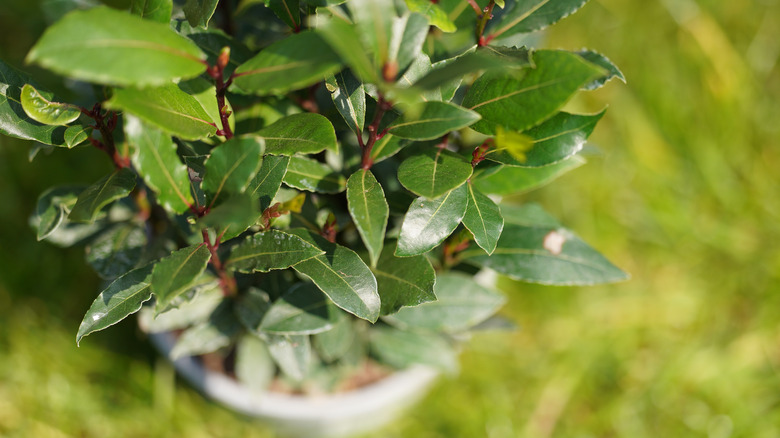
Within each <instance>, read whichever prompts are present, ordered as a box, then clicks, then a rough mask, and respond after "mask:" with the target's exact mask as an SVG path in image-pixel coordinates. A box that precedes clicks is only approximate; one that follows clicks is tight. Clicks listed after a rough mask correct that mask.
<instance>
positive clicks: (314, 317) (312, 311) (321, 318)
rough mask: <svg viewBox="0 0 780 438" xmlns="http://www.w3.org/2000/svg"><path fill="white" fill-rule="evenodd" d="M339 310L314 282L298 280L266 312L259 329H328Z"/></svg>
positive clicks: (301, 332) (296, 331)
mask: <svg viewBox="0 0 780 438" xmlns="http://www.w3.org/2000/svg"><path fill="white" fill-rule="evenodd" d="M339 312H341V310H339V309H338V308H337V307H336V306H335V305H333V302H332V301H331V300H330V299H328V297H327V296H326V295H325V294H323V293H322V292H321V291H320V290H319V289H317V286H315V285H314V284H312V283H298V284H296V285H295V286H293V287H292V288H291V289H290V290H289V291H288V292H287V293H286V294H284V295H282V296H281V297H279V299H278V300H276V301H275V302H274V303H273V304H272V305H271V307H270V308H269V309H268V311H267V312H266V313H265V317H264V318H263V321H262V323H260V330H261V331H263V332H266V333H274V334H278V335H281V334H287V335H311V334H315V333H321V332H324V331H327V330H330V329H331V328H332V327H333V325H334V324H335V323H336V322H337V321H338V317H339V316H338V315H339Z"/></svg>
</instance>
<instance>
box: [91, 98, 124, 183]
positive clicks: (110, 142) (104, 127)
mask: <svg viewBox="0 0 780 438" xmlns="http://www.w3.org/2000/svg"><path fill="white" fill-rule="evenodd" d="M80 109H81V113H82V114H84V115H86V116H87V117H89V118H91V119H92V120H94V121H95V128H96V129H97V130H98V132H100V136H101V137H102V138H103V141H99V140H97V139H95V138H92V137H90V138H89V142H90V143H91V144H92V146H94V147H95V148H97V149H100V150H102V151H104V152H105V153H106V154H108V156H109V157H110V158H111V161H112V162H113V163H114V167H116V168H117V169H123V168H125V167H130V158H128V157H124V156H122V155H120V154H119V151H117V149H116V145H115V144H114V134H113V133H114V128H116V124H117V120H118V117H117V115H116V113H114V112H110V111H109V112H108V113H106V114H103V109H102V108H101V107H100V103H96V104H95V106H93V107H92V109H91V110H88V109H86V108H80Z"/></svg>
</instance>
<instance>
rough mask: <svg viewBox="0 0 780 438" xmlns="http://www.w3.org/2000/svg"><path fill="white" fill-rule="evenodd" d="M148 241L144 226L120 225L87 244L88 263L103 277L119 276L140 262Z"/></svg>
mask: <svg viewBox="0 0 780 438" xmlns="http://www.w3.org/2000/svg"><path fill="white" fill-rule="evenodd" d="M146 243H147V239H146V230H145V229H144V228H143V227H141V226H139V225H138V224H135V223H125V224H122V225H118V226H116V227H114V228H112V229H110V230H108V231H106V232H105V233H103V234H102V235H101V236H99V237H98V238H97V239H95V240H94V241H93V242H91V243H90V244H89V246H87V248H86V256H87V257H86V258H87V263H89V265H90V266H92V269H94V270H95V272H97V273H98V275H100V276H101V277H103V278H109V279H114V278H117V277H118V276H120V275H122V274H124V273H125V272H127V271H129V270H131V269H132V268H133V267H135V266H136V264H138V262H139V261H140V260H141V255H142V254H143V250H144V247H145V246H146Z"/></svg>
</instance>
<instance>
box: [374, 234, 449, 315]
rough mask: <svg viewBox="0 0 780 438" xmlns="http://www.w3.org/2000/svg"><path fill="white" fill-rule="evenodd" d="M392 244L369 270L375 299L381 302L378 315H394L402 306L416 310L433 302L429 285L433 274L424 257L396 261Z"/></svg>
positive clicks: (431, 284) (431, 282) (433, 281)
mask: <svg viewBox="0 0 780 438" xmlns="http://www.w3.org/2000/svg"><path fill="white" fill-rule="evenodd" d="M395 246H396V245H395V243H394V244H393V245H392V247H388V251H384V252H382V257H380V258H379V262H378V263H377V264H376V266H375V267H374V268H373V271H374V275H375V276H376V282H377V286H378V287H379V296H380V297H381V298H382V315H389V314H391V313H395V312H397V311H398V309H400V308H401V307H403V306H416V305H418V304H421V303H426V302H428V301H434V300H436V295H435V294H434V291H433V285H434V283H435V282H436V272H435V271H434V270H433V266H432V265H431V262H430V261H429V260H428V258H427V257H426V256H424V255H417V256H412V257H396V256H395V255H393V253H394V252H395Z"/></svg>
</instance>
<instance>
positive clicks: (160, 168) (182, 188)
mask: <svg viewBox="0 0 780 438" xmlns="http://www.w3.org/2000/svg"><path fill="white" fill-rule="evenodd" d="M124 119H125V136H126V137H127V142H128V143H130V144H131V145H132V146H133V149H134V153H133V157H132V160H133V166H135V168H136V170H137V171H138V173H139V174H140V175H141V176H142V177H143V179H144V182H145V183H146V185H147V186H149V188H151V189H152V190H154V191H155V193H156V194H157V200H158V201H159V202H160V204H161V205H162V206H163V207H165V209H166V210H169V211H173V212H174V213H183V212H184V211H186V210H187V209H188V208H189V206H190V205H192V203H193V202H194V201H193V199H192V195H191V194H190V178H189V176H188V173H187V166H185V165H184V164H182V162H181V161H180V160H179V156H178V155H177V154H176V145H175V144H173V142H172V141H171V137H169V136H168V135H166V134H164V133H163V132H162V131H159V130H157V129H155V128H152V127H150V126H145V125H144V124H143V123H141V121H140V120H139V119H137V118H135V117H133V116H131V115H125V116H124Z"/></svg>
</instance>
